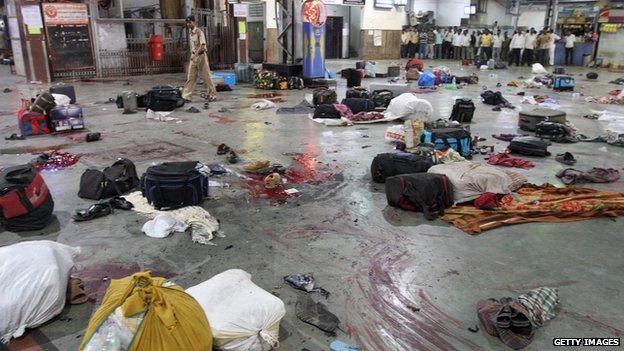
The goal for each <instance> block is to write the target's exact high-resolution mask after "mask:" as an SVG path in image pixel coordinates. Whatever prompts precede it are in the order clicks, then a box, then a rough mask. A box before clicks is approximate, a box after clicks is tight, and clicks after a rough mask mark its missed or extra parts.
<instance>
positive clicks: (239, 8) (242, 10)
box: [233, 4, 249, 17]
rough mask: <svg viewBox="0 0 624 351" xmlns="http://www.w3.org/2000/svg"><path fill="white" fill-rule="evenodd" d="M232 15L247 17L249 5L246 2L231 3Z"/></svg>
mask: <svg viewBox="0 0 624 351" xmlns="http://www.w3.org/2000/svg"><path fill="white" fill-rule="evenodd" d="M233 6H234V17H247V16H248V15H249V5H247V4H233Z"/></svg>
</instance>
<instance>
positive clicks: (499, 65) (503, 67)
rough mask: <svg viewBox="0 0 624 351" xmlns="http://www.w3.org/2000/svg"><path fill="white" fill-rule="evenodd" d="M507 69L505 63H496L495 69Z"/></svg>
mask: <svg viewBox="0 0 624 351" xmlns="http://www.w3.org/2000/svg"><path fill="white" fill-rule="evenodd" d="M505 68H507V65H505V64H504V63H502V62H500V61H499V62H496V64H494V69H505Z"/></svg>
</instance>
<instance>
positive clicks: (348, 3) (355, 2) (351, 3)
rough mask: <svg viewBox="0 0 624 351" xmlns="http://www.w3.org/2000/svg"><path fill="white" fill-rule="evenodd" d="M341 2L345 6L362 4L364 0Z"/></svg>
mask: <svg viewBox="0 0 624 351" xmlns="http://www.w3.org/2000/svg"><path fill="white" fill-rule="evenodd" d="M342 4H343V5H347V6H364V5H365V0H342Z"/></svg>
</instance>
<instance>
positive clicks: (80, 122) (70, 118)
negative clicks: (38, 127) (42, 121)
mask: <svg viewBox="0 0 624 351" xmlns="http://www.w3.org/2000/svg"><path fill="white" fill-rule="evenodd" d="M50 126H51V127H52V129H53V130H54V131H55V132H64V131H68V130H79V129H84V127H85V126H84V117H83V116H82V107H80V106H78V105H68V106H56V107H54V108H53V109H51V110H50Z"/></svg>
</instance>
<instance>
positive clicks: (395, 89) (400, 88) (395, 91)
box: [368, 83, 410, 97]
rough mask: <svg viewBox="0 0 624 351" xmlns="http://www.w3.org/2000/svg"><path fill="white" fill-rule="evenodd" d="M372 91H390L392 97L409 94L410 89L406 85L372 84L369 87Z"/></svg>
mask: <svg viewBox="0 0 624 351" xmlns="http://www.w3.org/2000/svg"><path fill="white" fill-rule="evenodd" d="M368 89H369V90H370V91H375V90H388V91H391V92H392V96H395V97H396V96H399V95H401V94H403V93H408V92H409V90H410V88H409V85H408V84H404V83H371V84H370V85H369V86H368Z"/></svg>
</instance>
